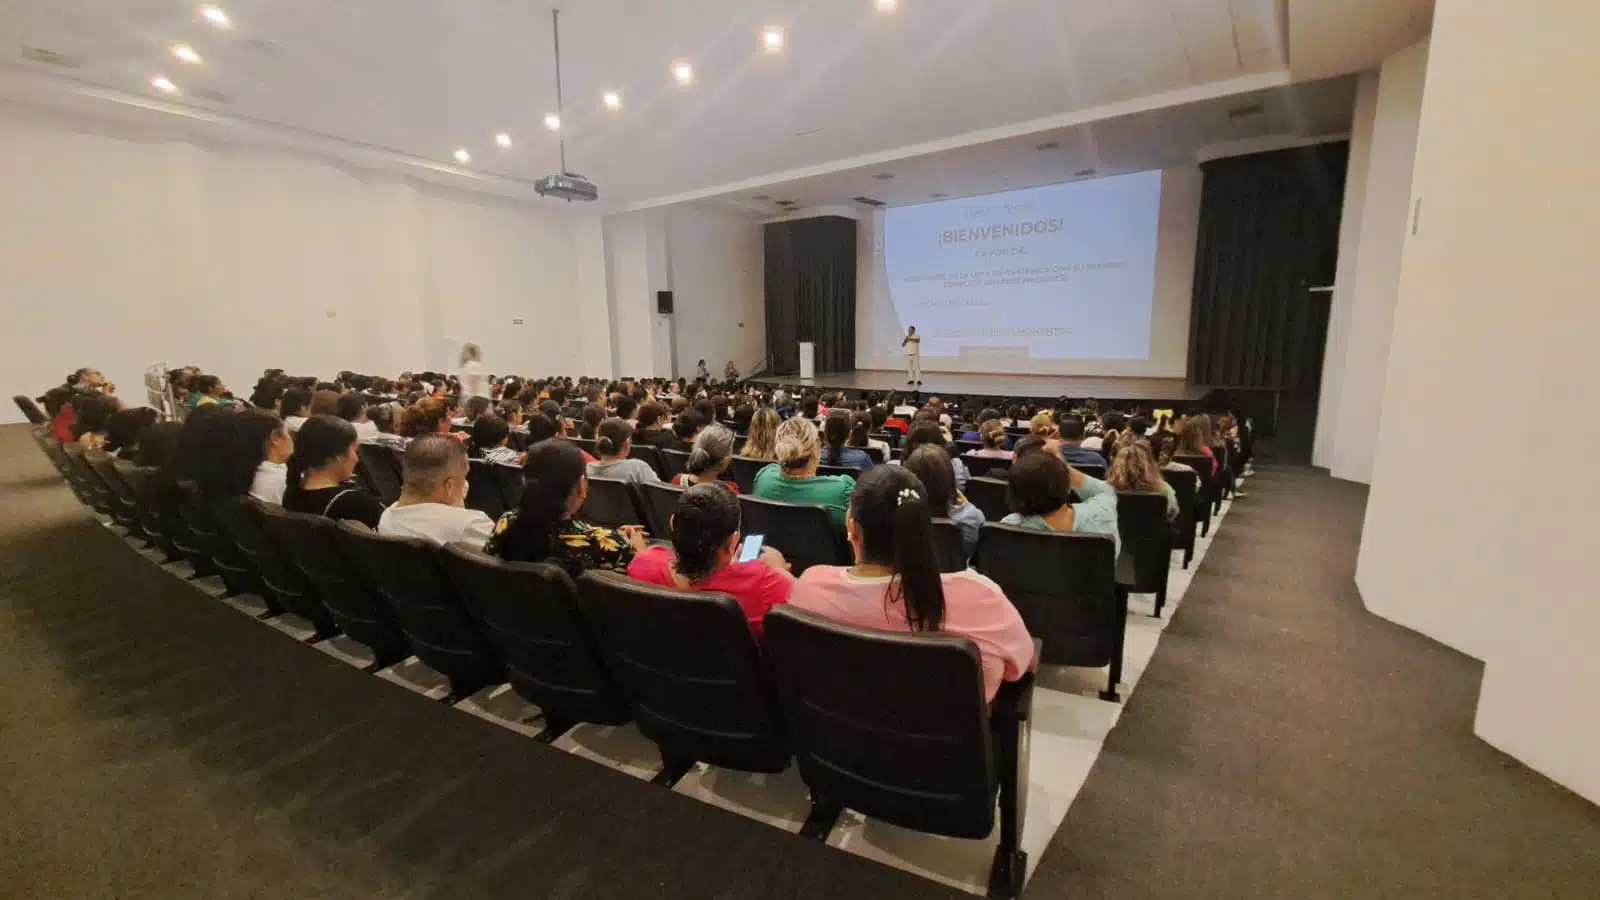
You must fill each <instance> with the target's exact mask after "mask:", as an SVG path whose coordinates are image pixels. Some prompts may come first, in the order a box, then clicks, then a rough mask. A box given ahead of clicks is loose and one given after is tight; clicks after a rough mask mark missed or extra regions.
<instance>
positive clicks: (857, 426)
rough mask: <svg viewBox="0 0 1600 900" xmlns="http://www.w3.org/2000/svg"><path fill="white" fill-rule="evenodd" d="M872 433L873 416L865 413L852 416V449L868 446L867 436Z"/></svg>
mask: <svg viewBox="0 0 1600 900" xmlns="http://www.w3.org/2000/svg"><path fill="white" fill-rule="evenodd" d="M871 433H872V416H871V415H869V414H867V413H864V412H854V413H851V414H850V441H849V445H850V446H851V447H865V446H867V435H869V434H871Z"/></svg>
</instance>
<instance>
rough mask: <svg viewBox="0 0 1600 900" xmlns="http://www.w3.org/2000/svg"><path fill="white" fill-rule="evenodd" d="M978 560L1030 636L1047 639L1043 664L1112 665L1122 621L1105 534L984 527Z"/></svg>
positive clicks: (1110, 544)
mask: <svg viewBox="0 0 1600 900" xmlns="http://www.w3.org/2000/svg"><path fill="white" fill-rule="evenodd" d="M976 564H977V569H978V571H979V572H982V573H983V574H985V575H987V576H989V578H991V579H993V580H994V582H995V583H996V584H998V585H1000V588H1001V590H1003V591H1005V594H1006V598H1007V599H1009V600H1010V601H1011V604H1012V605H1013V606H1015V607H1016V608H1017V612H1019V613H1021V614H1022V621H1024V622H1026V623H1027V625H1028V633H1030V634H1032V635H1033V636H1034V637H1036V638H1042V639H1043V640H1044V657H1043V659H1044V661H1045V662H1050V663H1059V664H1061V665H1068V666H1087V667H1090V668H1099V667H1101V666H1106V665H1109V664H1110V662H1111V659H1112V657H1113V655H1114V653H1116V651H1117V649H1118V648H1120V647H1121V645H1122V632H1123V628H1124V626H1125V625H1126V621H1125V618H1124V616H1123V615H1122V614H1121V613H1120V612H1119V608H1118V605H1117V590H1116V588H1117V581H1116V543H1115V542H1114V541H1113V540H1112V539H1111V536H1110V535H1106V534H1084V533H1077V532H1056V531H1039V530H1036V529H1032V528H1019V527H1016V526H1012V525H996V524H987V525H984V526H983V531H982V532H980V534H979V536H978V552H977V556H976Z"/></svg>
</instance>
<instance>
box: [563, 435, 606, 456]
mask: <svg viewBox="0 0 1600 900" xmlns="http://www.w3.org/2000/svg"><path fill="white" fill-rule="evenodd" d="M567 440H569V441H571V442H572V443H574V444H576V445H577V447H578V449H579V450H582V451H583V452H585V453H587V454H589V455H590V456H593V457H595V458H597V459H598V458H599V454H597V453H595V452H594V441H595V439H594V438H581V437H575V438H567Z"/></svg>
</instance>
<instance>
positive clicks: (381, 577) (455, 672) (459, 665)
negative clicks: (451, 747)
mask: <svg viewBox="0 0 1600 900" xmlns="http://www.w3.org/2000/svg"><path fill="white" fill-rule="evenodd" d="M337 534H338V537H339V546H340V548H341V549H342V550H343V551H344V554H345V556H346V558H347V559H349V560H350V562H351V564H352V568H353V569H355V571H356V572H357V573H358V574H359V575H360V577H361V578H362V580H363V581H365V582H366V584H367V585H368V586H369V587H370V588H371V589H372V590H373V592H375V593H376V594H377V595H378V596H379V597H381V598H383V601H384V604H385V605H386V606H388V608H389V610H390V611H391V612H392V613H393V614H394V617H395V620H396V621H398V622H399V623H400V630H402V631H404V632H405V635H406V640H407V641H408V642H410V644H411V650H412V652H414V653H415V654H416V655H417V658H418V659H420V660H422V661H423V662H425V663H427V664H428V665H429V666H431V667H432V668H433V669H435V670H437V671H438V672H439V673H440V674H442V675H444V676H445V677H446V678H448V679H450V694H449V696H447V697H445V698H444V701H445V702H446V703H452V704H454V703H459V702H461V701H462V700H465V699H466V698H467V697H470V696H471V695H473V694H475V693H477V692H478V691H480V690H482V689H483V688H486V687H488V686H489V685H493V684H504V683H505V681H506V673H505V669H504V667H503V666H501V664H500V660H499V659H498V658H497V657H496V655H495V653H494V651H493V649H491V647H490V645H489V643H488V641H487V640H485V639H484V636H483V633H482V631H481V629H480V627H479V624H478V621H477V620H476V618H475V617H474V615H473V613H472V610H471V608H470V607H468V605H467V604H466V603H465V602H463V600H462V598H461V595H460V594H459V593H458V592H457V590H456V588H455V586H454V585H453V584H451V582H450V580H449V579H448V578H446V577H445V574H444V570H443V569H441V568H440V566H439V560H438V557H437V555H436V551H435V549H434V548H433V547H432V546H431V545H429V544H427V543H424V542H423V541H421V540H418V539H416V538H402V537H387V536H384V535H380V534H378V533H377V532H374V531H371V530H368V529H367V528H366V527H365V526H362V525H360V524H357V523H351V522H341V523H339V526H338V532H337ZM519 599H520V598H519Z"/></svg>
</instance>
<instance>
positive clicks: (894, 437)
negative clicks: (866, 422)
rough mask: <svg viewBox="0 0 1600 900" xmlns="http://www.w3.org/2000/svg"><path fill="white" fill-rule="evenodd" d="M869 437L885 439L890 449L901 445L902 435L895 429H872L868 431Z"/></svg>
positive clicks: (879, 439) (877, 439)
mask: <svg viewBox="0 0 1600 900" xmlns="http://www.w3.org/2000/svg"><path fill="white" fill-rule="evenodd" d="M867 437H869V438H872V439H873V440H875V441H883V442H884V443H885V444H888V445H889V449H890V450H893V449H894V448H896V447H898V446H900V435H899V433H897V432H894V431H872V432H868V433H867Z"/></svg>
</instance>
